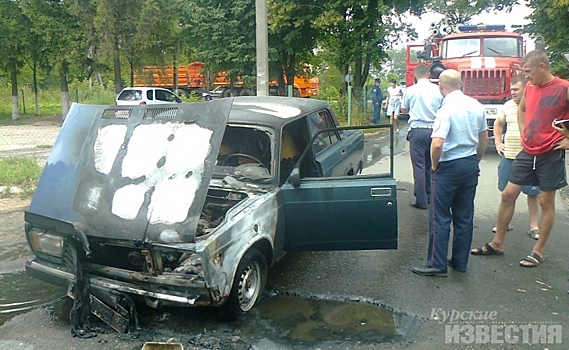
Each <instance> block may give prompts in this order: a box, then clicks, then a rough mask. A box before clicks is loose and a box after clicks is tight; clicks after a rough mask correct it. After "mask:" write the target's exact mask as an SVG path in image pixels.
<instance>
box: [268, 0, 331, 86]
mask: <svg viewBox="0 0 569 350" xmlns="http://www.w3.org/2000/svg"><path fill="white" fill-rule="evenodd" d="M319 3H320V2H317V1H314V0H300V1H294V0H270V1H269V4H268V9H269V19H268V22H269V29H270V30H269V32H270V36H269V46H270V48H271V51H272V52H273V56H274V57H275V59H274V60H273V61H274V64H273V67H274V69H273V70H271V72H272V74H271V75H272V76H273V77H276V78H277V79H278V81H279V88H281V87H284V79H283V72H284V73H285V75H286V81H287V83H288V85H292V83H293V81H294V77H295V76H297V75H299V76H306V75H307V73H306V72H305V69H306V65H307V64H309V63H310V61H311V59H312V56H313V52H314V49H315V47H316V41H317V39H318V36H319V34H320V31H319V30H318V28H317V27H316V26H315V25H314V18H316V17H318V15H319V14H320V13H322V11H323V10H324V8H322V7H320V6H318V5H317V4H319ZM282 92H284V91H282V90H281V93H282Z"/></svg>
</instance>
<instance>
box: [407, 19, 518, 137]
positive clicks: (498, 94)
mask: <svg viewBox="0 0 569 350" xmlns="http://www.w3.org/2000/svg"><path fill="white" fill-rule="evenodd" d="M430 34H431V37H430V38H429V40H427V42H426V43H425V44H424V45H407V53H406V84H407V86H409V85H412V84H414V74H413V70H414V68H415V67H416V66H417V65H418V64H419V63H425V64H428V65H430V71H431V81H437V80H438V77H439V75H440V73H441V72H442V71H443V70H444V69H455V70H457V71H459V72H460V74H461V76H462V91H463V92H464V93H465V94H466V95H468V96H471V97H473V98H475V99H477V100H478V101H480V102H481V103H482V104H483V105H484V108H485V110H486V119H487V120H488V128H489V136H490V137H492V136H493V125H494V120H495V119H496V116H497V114H498V110H499V108H501V107H502V106H503V105H504V102H506V101H507V100H508V99H510V98H511V96H510V81H511V79H512V77H514V76H515V75H518V74H521V73H522V65H521V61H522V57H523V56H524V55H525V50H526V47H525V42H524V39H523V38H522V36H521V34H520V33H515V32H507V31H506V30H505V26H504V25H458V26H451V25H450V23H449V21H448V20H446V19H443V20H442V21H441V22H440V23H438V24H437V23H433V24H431V28H430Z"/></svg>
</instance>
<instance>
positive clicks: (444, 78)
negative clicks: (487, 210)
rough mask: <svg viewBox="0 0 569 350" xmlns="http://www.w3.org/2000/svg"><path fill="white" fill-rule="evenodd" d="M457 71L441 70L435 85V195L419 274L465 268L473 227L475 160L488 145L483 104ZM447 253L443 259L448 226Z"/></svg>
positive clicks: (433, 146) (475, 180)
mask: <svg viewBox="0 0 569 350" xmlns="http://www.w3.org/2000/svg"><path fill="white" fill-rule="evenodd" d="M461 85H462V83H461V80H460V73H459V72H457V71H456V70H454V69H447V70H445V71H443V72H442V73H441V75H440V77H439V89H440V92H441V94H442V95H443V96H444V100H443V104H442V106H441V108H439V110H438V111H437V118H436V119H435V123H434V125H433V133H432V134H431V138H432V141H431V163H432V165H431V167H432V170H433V173H432V175H431V176H432V178H433V180H432V184H433V188H432V191H433V194H432V196H431V198H432V201H431V210H430V213H429V247H428V254H427V264H426V265H425V266H420V267H413V270H412V271H413V272H414V273H416V274H419V275H422V276H439V277H446V275H447V265H448V266H451V267H452V268H454V269H455V270H456V271H458V272H465V271H466V266H467V264H468V257H469V253H470V246H471V244H472V230H473V227H474V196H475V195H476V187H477V186H478V174H479V173H480V169H479V167H478V162H479V161H480V159H481V158H482V156H483V155H484V152H486V146H487V145H488V131H487V129H488V126H487V125H486V115H485V113H484V107H483V106H482V104H480V102H478V101H476V100H475V99H473V98H471V97H469V96H466V95H465V94H463V93H462V91H461ZM451 223H452V227H453V241H452V253H451V257H450V258H448V259H447V254H448V246H449V238H450V226H451Z"/></svg>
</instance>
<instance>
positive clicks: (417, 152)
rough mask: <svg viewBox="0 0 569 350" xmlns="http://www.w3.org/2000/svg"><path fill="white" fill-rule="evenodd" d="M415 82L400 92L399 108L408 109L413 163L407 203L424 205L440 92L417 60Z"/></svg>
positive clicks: (429, 189) (408, 134)
mask: <svg viewBox="0 0 569 350" xmlns="http://www.w3.org/2000/svg"><path fill="white" fill-rule="evenodd" d="M414 72H415V78H417V83H416V84H415V85H412V86H410V87H408V88H407V89H406V91H405V94H404V95H403V103H402V106H401V110H402V112H403V113H409V132H408V133H407V140H408V141H409V153H410V155H411V164H412V165H413V182H414V188H413V194H414V195H415V201H414V202H410V203H409V205H410V206H412V207H414V208H417V209H427V204H429V203H430V202H431V201H430V199H429V197H430V195H431V131H432V130H433V123H434V122H435V116H436V113H437V110H438V109H439V107H440V106H441V103H442V101H443V96H442V95H441V93H440V91H439V87H438V86H437V85H435V84H432V83H431V82H430V81H429V67H427V66H426V65H424V64H420V65H418V66H417V67H416V68H415V71H414Z"/></svg>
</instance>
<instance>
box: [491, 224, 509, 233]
mask: <svg viewBox="0 0 569 350" xmlns="http://www.w3.org/2000/svg"><path fill="white" fill-rule="evenodd" d="M513 230H514V227H513V226H512V225H508V229H507V231H513ZM496 231H498V226H494V227H492V232H493V233H496Z"/></svg>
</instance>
